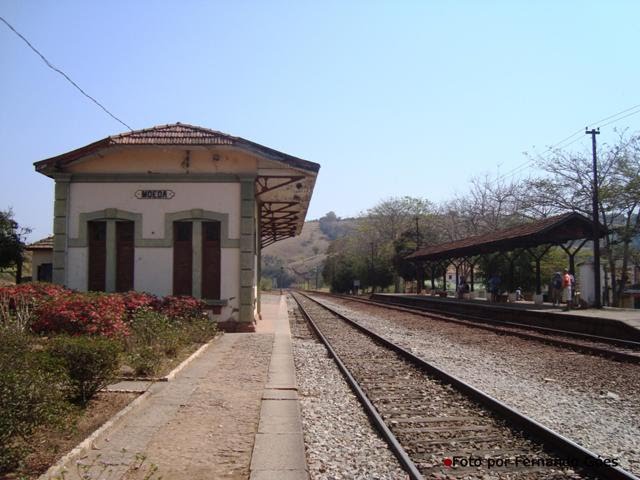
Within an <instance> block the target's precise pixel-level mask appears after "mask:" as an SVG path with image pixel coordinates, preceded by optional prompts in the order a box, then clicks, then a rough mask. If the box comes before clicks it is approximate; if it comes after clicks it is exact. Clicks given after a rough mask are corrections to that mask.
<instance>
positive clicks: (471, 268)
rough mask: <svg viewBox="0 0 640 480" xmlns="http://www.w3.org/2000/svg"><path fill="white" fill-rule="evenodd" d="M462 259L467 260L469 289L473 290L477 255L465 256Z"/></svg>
mask: <svg viewBox="0 0 640 480" xmlns="http://www.w3.org/2000/svg"><path fill="white" fill-rule="evenodd" d="M464 261H465V262H467V265H469V290H470V291H472V292H473V291H474V286H473V283H474V276H473V274H474V270H475V266H476V263H478V257H465V259H464Z"/></svg>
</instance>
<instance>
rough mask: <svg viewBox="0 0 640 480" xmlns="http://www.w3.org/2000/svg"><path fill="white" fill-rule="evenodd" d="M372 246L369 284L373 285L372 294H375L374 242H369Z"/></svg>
mask: <svg viewBox="0 0 640 480" xmlns="http://www.w3.org/2000/svg"><path fill="white" fill-rule="evenodd" d="M369 244H370V245H371V270H370V271H369V282H370V283H371V293H374V292H375V287H374V286H373V242H369Z"/></svg>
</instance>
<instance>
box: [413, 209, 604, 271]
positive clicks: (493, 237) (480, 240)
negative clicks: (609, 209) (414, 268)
mask: <svg viewBox="0 0 640 480" xmlns="http://www.w3.org/2000/svg"><path fill="white" fill-rule="evenodd" d="M605 234H606V229H605V228H604V227H603V226H602V225H600V236H604V235H605ZM592 235H593V223H592V221H591V220H590V219H589V218H587V217H585V216H584V215H581V214H579V213H576V212H571V213H565V214H563V215H557V216H554V217H548V218H544V219H542V220H538V221H535V222H531V223H527V224H524V225H519V226H517V227H512V228H507V229H504V230H498V231H495V232H489V233H485V234H482V235H476V236H473V237H467V238H464V239H462V240H456V241H454V242H448V243H443V244H440V245H434V246H430V247H425V248H421V249H420V250H418V251H416V252H414V253H412V254H411V255H409V256H407V257H406V258H407V260H420V261H429V260H443V259H448V258H463V257H470V256H473V255H481V254H488V253H495V252H500V251H512V250H515V249H518V248H532V247H537V246H539V245H548V244H555V245H561V244H563V243H566V242H569V241H571V240H579V239H584V238H591V236H592Z"/></svg>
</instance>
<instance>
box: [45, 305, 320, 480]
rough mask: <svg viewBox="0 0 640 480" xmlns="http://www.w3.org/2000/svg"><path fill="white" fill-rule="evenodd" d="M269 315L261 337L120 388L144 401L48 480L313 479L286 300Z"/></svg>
mask: <svg viewBox="0 0 640 480" xmlns="http://www.w3.org/2000/svg"><path fill="white" fill-rule="evenodd" d="M262 306H263V312H262V318H263V320H261V321H259V322H258V324H257V329H258V332H256V333H230V334H229V333H227V334H224V335H223V336H222V337H219V338H217V339H216V340H215V341H214V342H212V343H211V344H209V345H207V346H206V347H204V348H202V349H200V350H199V351H198V352H199V353H198V355H197V356H194V358H191V359H190V360H189V361H185V362H183V364H181V370H180V371H178V373H176V375H175V376H170V377H171V378H169V377H167V378H168V381H164V382H155V383H149V382H139V381H123V382H120V383H118V384H115V385H112V386H111V387H110V388H109V390H113V391H132V392H141V393H142V395H141V396H140V397H138V399H136V400H135V401H134V402H133V403H132V404H130V405H129V406H128V407H127V408H126V409H125V410H124V411H123V412H122V413H120V414H119V415H118V416H116V418H114V419H113V420H112V421H109V422H108V423H107V425H106V427H105V428H104V429H102V430H101V431H100V432H98V433H97V434H95V435H93V436H92V437H91V438H89V439H88V440H87V441H85V442H83V444H81V447H80V448H77V449H75V450H74V451H73V452H72V453H71V454H69V455H67V456H66V457H65V458H64V459H63V460H62V461H60V462H59V463H58V464H57V465H56V466H54V467H53V468H52V469H50V470H49V471H48V472H47V473H46V474H45V475H43V476H42V477H41V479H48V480H50V479H54V478H60V475H61V472H63V471H64V472H65V474H64V478H65V479H67V480H81V479H82V478H89V476H90V477H91V478H98V477H99V478H100V479H101V480H143V479H144V478H148V475H149V474H150V472H151V470H150V468H152V466H156V467H157V468H158V470H157V473H156V474H155V475H153V478H157V477H158V476H161V477H162V478H167V479H169V478H170V479H177V480H180V479H185V480H186V479H189V480H209V479H212V478H229V479H240V478H243V479H247V478H251V479H253V480H269V479H278V480H280V479H283V480H287V479H291V480H308V478H309V475H308V472H307V465H306V457H305V449H304V438H303V432H302V421H301V417H300V405H299V402H298V393H297V385H296V376H295V365H294V362H293V354H292V348H291V333H290V330H289V319H288V314H287V303H286V297H285V296H280V295H277V296H273V295H266V296H265V297H264V298H263V303H262ZM140 458H144V459H145V462H144V466H143V467H140V466H139V464H140ZM77 465H79V466H77Z"/></svg>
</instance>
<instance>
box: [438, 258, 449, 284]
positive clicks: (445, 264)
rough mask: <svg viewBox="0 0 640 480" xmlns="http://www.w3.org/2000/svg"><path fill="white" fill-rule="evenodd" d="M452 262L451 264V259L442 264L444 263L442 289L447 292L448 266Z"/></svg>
mask: <svg viewBox="0 0 640 480" xmlns="http://www.w3.org/2000/svg"><path fill="white" fill-rule="evenodd" d="M450 264H451V260H449V259H447V260H445V261H444V262H442V263H441V264H440V265H442V289H443V290H444V291H445V292H446V291H447V268H448V267H449V265H450Z"/></svg>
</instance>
